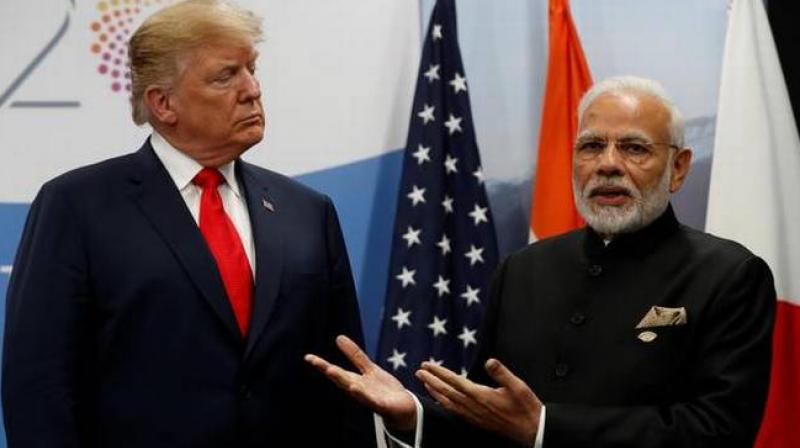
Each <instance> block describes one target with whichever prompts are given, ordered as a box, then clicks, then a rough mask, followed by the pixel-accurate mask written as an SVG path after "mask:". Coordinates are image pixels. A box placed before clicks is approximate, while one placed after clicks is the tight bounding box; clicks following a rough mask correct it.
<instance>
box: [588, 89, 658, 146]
mask: <svg viewBox="0 0 800 448" xmlns="http://www.w3.org/2000/svg"><path fill="white" fill-rule="evenodd" d="M669 124H670V114H669V110H668V109H667V108H666V106H664V105H663V104H662V103H661V102H660V101H659V100H658V98H656V97H655V96H653V95H650V94H646V93H640V92H635V91H630V92H627V91H626V92H613V93H604V94H602V95H600V96H598V97H597V98H595V100H594V101H592V102H591V103H590V104H589V105H588V107H587V108H586V111H585V112H584V113H583V116H582V117H581V120H580V128H579V129H578V137H579V138H580V137H581V136H584V137H585V136H587V135H592V136H599V137H605V138H620V137H623V136H634V135H636V136H639V137H643V138H649V139H651V140H654V141H669V135H670V134H669Z"/></svg>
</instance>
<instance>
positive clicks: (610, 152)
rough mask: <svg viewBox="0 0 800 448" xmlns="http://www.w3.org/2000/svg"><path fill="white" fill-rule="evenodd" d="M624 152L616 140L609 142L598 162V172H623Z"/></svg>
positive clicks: (608, 173)
mask: <svg viewBox="0 0 800 448" xmlns="http://www.w3.org/2000/svg"><path fill="white" fill-rule="evenodd" d="M622 163H623V160H622V154H621V153H620V152H619V149H618V148H617V144H616V142H614V141H611V142H608V145H607V146H606V147H605V149H604V150H603V152H602V153H600V157H599V159H598V162H597V172H598V173H600V174H603V175H606V176H614V175H619V174H622Z"/></svg>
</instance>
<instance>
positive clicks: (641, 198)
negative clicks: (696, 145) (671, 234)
mask: <svg viewBox="0 0 800 448" xmlns="http://www.w3.org/2000/svg"><path fill="white" fill-rule="evenodd" d="M671 159H672V157H670V162H671ZM670 166H671V163H669V162H668V164H667V166H666V168H665V169H664V173H663V174H662V175H661V179H660V180H659V181H658V184H656V185H655V186H654V187H653V188H651V189H649V190H645V191H639V189H637V188H636V186H634V185H633V182H631V180H630V178H628V177H621V176H615V177H599V176H595V177H593V178H592V179H590V180H589V182H588V183H587V184H586V187H584V189H583V191H580V192H579V191H578V186H577V183H576V181H575V176H573V177H572V191H573V195H574V196H575V205H576V206H577V208H578V213H580V214H581V216H582V217H583V219H584V220H585V221H586V224H588V225H589V227H591V228H592V229H594V231H595V232H597V233H599V234H601V235H604V236H606V237H609V238H611V237H613V236H614V235H619V234H622V233H630V232H635V231H637V230H639V229H642V228H644V227H645V226H647V225H648V224H650V223H651V222H653V221H655V220H656V218H658V217H659V216H661V214H662V213H664V210H666V209H667V206H668V205H669V199H670V191H669V183H670V173H671V170H670V169H669V167H670ZM612 185H613V186H616V187H623V188H626V189H627V190H628V191H629V192H630V194H631V197H632V198H633V201H631V202H630V203H628V204H626V205H623V206H603V205H596V204H593V203H592V202H591V201H590V200H589V194H590V193H591V191H592V190H593V189H595V188H597V187H600V186H612Z"/></svg>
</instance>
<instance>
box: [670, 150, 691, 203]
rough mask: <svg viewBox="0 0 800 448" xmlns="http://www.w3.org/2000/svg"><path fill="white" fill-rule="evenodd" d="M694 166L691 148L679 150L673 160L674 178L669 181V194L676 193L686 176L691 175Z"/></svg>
mask: <svg viewBox="0 0 800 448" xmlns="http://www.w3.org/2000/svg"><path fill="white" fill-rule="evenodd" d="M691 165H692V150H691V149H689V148H679V149H677V150H676V153H675V156H674V157H673V158H672V166H671V167H670V169H671V170H672V176H671V177H670V180H669V192H670V193H675V192H676V191H678V190H679V189H680V188H681V185H683V181H684V180H686V176H687V175H688V174H689V167H690V166H691Z"/></svg>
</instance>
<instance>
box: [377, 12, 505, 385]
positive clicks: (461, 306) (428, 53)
mask: <svg viewBox="0 0 800 448" xmlns="http://www.w3.org/2000/svg"><path fill="white" fill-rule="evenodd" d="M454 3H455V2H454V1H453V0H438V1H437V2H436V5H435V7H434V9H433V14H432V16H431V19H430V24H429V28H428V32H427V35H426V37H425V44H424V47H423V50H422V61H421V63H420V68H419V75H418V76H417V90H416V93H415V95H414V106H413V110H412V113H411V123H410V125H409V130H408V140H407V142H406V149H405V155H404V160H403V175H402V181H401V185H400V195H399V199H398V204H397V215H396V221H395V227H394V234H393V237H392V256H391V266H390V272H389V283H388V286H387V293H386V302H385V306H384V317H383V327H382V329H381V337H380V343H379V347H378V361H379V363H380V364H381V365H382V366H383V367H384V368H385V369H387V370H388V371H389V372H392V373H393V374H394V375H395V376H397V378H399V379H400V381H402V382H403V384H404V385H405V386H406V387H408V388H409V389H411V390H413V391H415V392H418V393H423V394H424V393H425V391H424V388H423V387H422V385H421V383H420V382H419V381H417V380H416V379H415V377H414V372H415V371H416V369H417V368H418V367H419V364H420V363H421V362H423V361H434V362H438V363H442V365H444V366H445V367H447V368H449V369H451V370H454V371H456V372H460V373H462V374H466V370H467V369H468V368H469V365H470V363H471V361H472V359H473V357H474V354H475V348H476V346H477V343H478V341H479V339H480V337H481V335H480V334H479V326H480V322H481V317H482V316H483V310H484V308H485V306H486V301H487V299H488V287H489V278H490V275H491V272H492V270H493V269H494V268H495V266H496V265H497V257H498V255H497V241H496V237H495V233H494V224H493V220H492V217H491V212H490V210H489V203H488V201H487V198H486V190H485V188H484V175H483V170H482V168H481V161H480V156H479V155H478V145H477V143H476V141H475V130H474V128H473V126H472V113H471V112H470V103H469V95H468V89H467V81H466V78H465V75H464V67H463V64H462V63H461V53H460V51H459V48H458V39H457V32H456V13H455V4H454Z"/></svg>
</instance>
